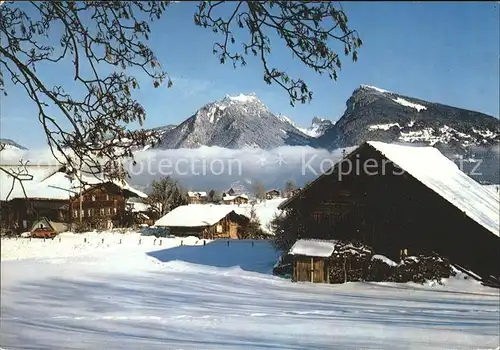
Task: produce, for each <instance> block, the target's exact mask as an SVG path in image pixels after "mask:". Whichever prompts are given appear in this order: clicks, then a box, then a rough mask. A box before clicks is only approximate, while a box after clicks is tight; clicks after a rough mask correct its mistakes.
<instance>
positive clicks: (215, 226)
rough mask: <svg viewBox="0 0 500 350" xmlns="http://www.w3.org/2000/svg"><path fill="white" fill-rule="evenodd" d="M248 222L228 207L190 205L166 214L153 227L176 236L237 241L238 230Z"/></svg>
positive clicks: (246, 218)
mask: <svg viewBox="0 0 500 350" xmlns="http://www.w3.org/2000/svg"><path fill="white" fill-rule="evenodd" d="M248 221H249V218H248V217H246V216H244V215H240V214H237V213H236V212H235V211H234V208H233V207H232V206H229V205H215V204H190V205H182V206H180V207H177V208H175V209H174V210H172V211H171V212H169V213H167V214H166V215H165V216H163V217H162V218H160V219H159V220H158V221H156V222H155V226H159V227H165V228H168V229H169V231H170V233H171V234H173V235H176V236H196V237H199V238H204V239H217V238H233V239H237V238H239V234H238V233H239V232H240V228H242V227H244V226H245V225H246V224H248Z"/></svg>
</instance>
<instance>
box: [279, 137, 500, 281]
mask: <svg viewBox="0 0 500 350" xmlns="http://www.w3.org/2000/svg"><path fill="white" fill-rule="evenodd" d="M357 165H359V166H357ZM279 209H282V210H285V211H286V212H287V215H288V214H290V215H293V217H294V218H298V220H300V221H301V222H302V223H303V225H302V226H298V227H299V231H300V232H297V233H296V234H298V235H299V237H301V238H315V239H323V240H333V239H339V240H358V241H361V242H363V243H365V244H366V245H368V246H370V247H372V248H373V249H374V251H375V252H376V254H382V255H384V256H387V257H388V258H390V259H391V260H394V261H400V258H401V255H403V254H404V255H418V254H432V253H434V252H435V253H438V254H439V255H441V256H443V257H445V258H448V259H449V261H450V262H451V263H452V264H455V265H459V266H461V267H463V268H466V269H468V270H472V271H474V272H475V273H477V274H480V275H483V276H490V275H492V276H495V277H497V278H498V276H500V273H499V272H500V261H499V260H500V244H499V243H500V238H499V225H500V201H499V198H498V195H495V194H494V193H493V191H489V190H487V189H486V188H484V186H482V185H480V184H479V183H477V182H476V181H475V180H473V179H472V178H470V177H469V176H468V175H466V174H465V173H463V172H462V171H461V170H460V169H459V168H458V166H457V165H456V164H455V163H453V162H452V161H451V160H449V159H448V158H446V157H445V156H444V155H443V154H441V153H440V152H439V151H438V150H437V149H435V148H433V147H411V146H400V145H392V144H386V143H382V142H372V141H370V142H366V143H364V144H362V145H361V146H360V147H358V148H357V149H355V150H354V151H353V152H351V153H350V154H349V155H347V156H346V157H345V158H344V159H342V160H341V161H340V162H338V163H337V164H335V165H334V167H333V169H331V170H329V171H327V172H325V174H323V175H321V176H319V177H318V178H317V179H316V180H314V181H313V182H312V183H310V184H309V185H307V186H306V187H305V188H304V189H303V190H302V191H300V192H298V193H297V194H296V195H295V196H293V197H291V198H289V199H287V200H285V201H284V202H283V203H281V204H280V206H279ZM300 227H304V228H303V229H301V228H300Z"/></svg>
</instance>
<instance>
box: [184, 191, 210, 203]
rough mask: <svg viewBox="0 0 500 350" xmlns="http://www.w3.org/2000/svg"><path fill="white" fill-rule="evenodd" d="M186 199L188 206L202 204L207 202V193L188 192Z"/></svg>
mask: <svg viewBox="0 0 500 350" xmlns="http://www.w3.org/2000/svg"><path fill="white" fill-rule="evenodd" d="M187 199H188V203H189V204H204V203H207V202H208V195H207V192H193V191H189V192H188V193H187Z"/></svg>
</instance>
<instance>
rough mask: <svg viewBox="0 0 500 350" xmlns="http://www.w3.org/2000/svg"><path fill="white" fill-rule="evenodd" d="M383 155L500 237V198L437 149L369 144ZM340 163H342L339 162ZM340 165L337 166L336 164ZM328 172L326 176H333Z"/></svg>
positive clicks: (295, 196)
mask: <svg viewBox="0 0 500 350" xmlns="http://www.w3.org/2000/svg"><path fill="white" fill-rule="evenodd" d="M366 144H367V145H369V146H370V147H372V148H373V149H375V150H376V151H377V152H379V153H380V154H381V155H382V156H384V157H385V158H387V159H388V160H390V161H392V162H393V163H394V164H395V165H397V166H398V167H400V168H401V169H403V170H404V171H405V172H406V173H408V174H409V175H411V176H412V177H413V178H415V179H416V180H417V181H419V182H421V183H422V184H423V185H425V186H426V187H428V188H429V189H431V190H432V191H434V192H435V193H437V194H438V195H439V196H441V197H442V198H444V199H445V200H447V201H448V202H449V203H451V204H452V205H454V206H455V207H456V208H457V209H459V210H461V211H462V212H464V213H465V215H467V216H468V217H469V218H471V219H472V220H474V221H475V222H477V223H478V224H479V225H481V226H483V227H484V228H486V229H487V230H488V231H490V232H491V233H493V234H494V235H496V236H499V237H500V229H499V227H500V199H499V197H498V195H495V193H494V192H493V191H492V190H490V189H487V188H486V186H483V185H481V184H479V183H478V182H476V181H475V180H474V179H472V178H471V177H469V176H468V175H467V174H465V173H464V172H462V171H461V170H460V169H459V167H458V165H457V164H455V163H454V162H453V161H451V160H450V159H448V158H447V157H446V156H444V155H443V154H442V153H441V152H440V151H439V150H438V149H437V148H434V147H416V146H403V145H395V144H389V143H384V142H379V141H368V142H366V143H365V144H363V145H362V146H360V147H358V148H357V149H355V150H354V151H353V152H352V153H356V152H357V150H358V149H359V148H361V147H363V146H364V145H366ZM337 164H339V163H337ZM335 166H337V165H335ZM331 173H332V172H331V170H328V171H327V172H326V174H331ZM323 176H327V175H325V174H323V175H321V176H320V177H318V178H317V179H316V180H314V181H313V182H311V183H310V184H309V185H307V186H306V187H305V188H304V189H303V190H302V191H300V192H299V193H297V194H295V195H294V196H292V197H291V198H289V199H287V200H285V201H284V202H283V203H281V204H280V206H279V209H284V208H286V207H287V206H288V205H289V204H290V203H292V202H293V201H295V200H296V199H298V198H300V197H301V196H302V195H303V193H304V192H306V191H307V190H308V189H309V188H311V186H313V185H314V184H315V183H316V182H317V181H318V180H319V179H320V178H322V177H323Z"/></svg>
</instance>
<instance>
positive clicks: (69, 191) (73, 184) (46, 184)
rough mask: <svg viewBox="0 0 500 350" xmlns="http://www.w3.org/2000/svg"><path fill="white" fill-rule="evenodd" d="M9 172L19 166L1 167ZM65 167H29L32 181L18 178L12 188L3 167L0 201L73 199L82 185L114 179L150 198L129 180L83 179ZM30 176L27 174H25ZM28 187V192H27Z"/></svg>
mask: <svg viewBox="0 0 500 350" xmlns="http://www.w3.org/2000/svg"><path fill="white" fill-rule="evenodd" d="M1 168H3V169H5V170H7V171H8V172H15V171H16V170H17V168H16V167H12V166H1ZM61 168H62V166H60V165H59V166H27V167H26V170H27V172H28V174H29V178H30V179H29V180H26V181H23V182H22V185H21V184H20V182H19V181H18V180H16V181H14V187H13V189H12V191H11V188H12V183H13V182H12V180H13V177H12V176H10V175H9V174H7V173H6V172H5V171H2V170H1V169H0V200H11V199H14V198H24V197H25V194H24V191H26V196H28V198H44V199H61V200H65V199H69V197H70V196H72V195H75V194H77V193H78V192H79V190H80V188H83V189H88V188H90V187H92V186H94V185H97V184H100V183H106V182H112V183H113V184H115V185H116V186H118V187H119V188H121V189H122V190H124V191H129V192H131V193H134V194H135V195H136V196H138V197H141V198H147V195H146V194H145V193H143V192H141V191H139V190H137V189H135V188H133V187H132V186H130V185H129V184H128V183H127V182H126V181H118V180H114V181H106V180H103V179H101V178H98V177H96V176H91V175H85V174H82V175H81V176H80V178H81V181H80V180H78V179H73V180H72V178H71V176H70V175H68V174H66V173H64V172H62V171H59V170H60V169H61ZM24 177H25V178H28V177H27V176H24ZM23 187H24V191H23Z"/></svg>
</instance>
